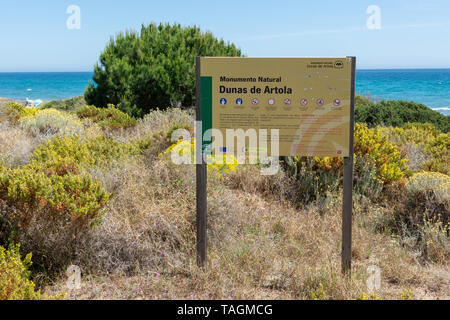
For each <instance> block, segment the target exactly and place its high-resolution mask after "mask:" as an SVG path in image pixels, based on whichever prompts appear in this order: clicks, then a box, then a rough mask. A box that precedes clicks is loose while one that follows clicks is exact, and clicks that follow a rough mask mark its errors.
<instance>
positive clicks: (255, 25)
mask: <svg viewBox="0 0 450 320" xmlns="http://www.w3.org/2000/svg"><path fill="white" fill-rule="evenodd" d="M70 5H77V6H79V8H80V10H81V29H79V30H69V29H68V28H67V26H66V21H67V19H68V18H69V16H70V15H69V14H67V13H66V10H67V8H68V7H69V6H70ZM370 5H377V6H378V7H379V8H380V10H381V29H379V30H369V29H367V27H366V21H367V19H368V18H369V16H370V14H368V13H367V12H366V10H367V8H368V7H369V6H370ZM449 14H450V1H448V0H341V1H336V0H308V1H303V0H296V1H264V0H259V1H253V0H250V1H249V0H240V1H235V0H227V1H214V0H209V1H204V0H198V1H189V0H184V1H174V0H165V1H159V0H145V1H144V0H128V1H116V0H114V1H111V0H108V1H107V0H69V1H63V0H40V1H38V0H29V1H24V0H14V1H2V2H1V4H0V30H1V41H0V72H22V71H91V70H92V69H93V66H94V64H95V63H96V61H97V59H98V56H99V54H100V52H101V51H102V50H103V49H104V47H105V45H106V43H107V42H108V40H109V37H110V36H112V35H115V34H116V33H117V32H119V31H122V30H125V29H134V30H137V29H139V28H140V25H141V24H142V23H145V24H147V23H150V22H157V23H159V22H171V23H172V22H178V23H181V24H182V25H193V24H196V25H197V26H199V27H200V28H201V29H202V30H205V31H211V32H213V33H214V35H215V36H217V37H219V38H223V39H224V40H226V41H231V42H233V43H235V44H236V45H237V46H238V47H240V48H241V49H242V51H243V53H244V54H246V55H247V56H250V57H272V56H273V57H313V56H321V57H326V56H346V55H355V56H357V58H358V68H450V19H449Z"/></svg>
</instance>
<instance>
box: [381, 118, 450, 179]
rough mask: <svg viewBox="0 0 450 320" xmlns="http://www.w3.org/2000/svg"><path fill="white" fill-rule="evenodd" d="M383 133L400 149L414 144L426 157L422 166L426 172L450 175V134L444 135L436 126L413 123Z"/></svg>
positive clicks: (385, 129)
mask: <svg viewBox="0 0 450 320" xmlns="http://www.w3.org/2000/svg"><path fill="white" fill-rule="evenodd" d="M382 130H383V132H385V133H386V134H387V135H389V137H390V139H391V140H392V141H393V142H394V143H395V144H396V145H397V146H399V147H403V146H404V145H406V144H413V145H414V146H415V147H417V148H419V149H420V150H421V151H422V152H424V153H425V155H426V160H425V162H424V163H423V165H422V166H421V167H422V169H424V170H426V171H434V172H441V173H445V174H450V134H449V133H442V132H441V131H439V130H438V129H436V127H435V126H433V125H431V124H428V123H425V124H420V123H411V124H407V125H405V126H404V127H403V128H397V127H389V128H383V129H382Z"/></svg>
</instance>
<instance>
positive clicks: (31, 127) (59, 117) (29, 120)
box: [19, 109, 83, 135]
mask: <svg viewBox="0 0 450 320" xmlns="http://www.w3.org/2000/svg"><path fill="white" fill-rule="evenodd" d="M19 123H20V125H21V127H22V128H24V129H25V130H27V131H28V132H30V133H32V134H34V135H38V134H40V133H45V134H52V135H53V134H61V135H75V134H80V133H82V132H83V124H82V123H81V121H80V120H79V119H78V118H77V117H75V116H73V115H71V114H69V113H66V112H61V111H58V110H56V109H43V110H38V111H37V112H36V113H34V114H29V115H27V116H23V117H21V118H20V120H19Z"/></svg>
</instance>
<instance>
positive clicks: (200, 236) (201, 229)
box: [195, 57, 207, 267]
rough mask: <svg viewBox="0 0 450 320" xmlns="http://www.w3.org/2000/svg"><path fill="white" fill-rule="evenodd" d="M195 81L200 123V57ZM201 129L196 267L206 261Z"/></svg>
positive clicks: (198, 140) (197, 138) (200, 137)
mask: <svg viewBox="0 0 450 320" xmlns="http://www.w3.org/2000/svg"><path fill="white" fill-rule="evenodd" d="M196 70H197V81H196V99H195V104H196V121H197V124H199V123H201V121H202V115H201V109H202V108H201V88H200V57H197V59H196ZM202 141H203V129H202V126H201V125H197V126H196V136H195V145H196V150H195V152H196V176H197V177H196V181H197V220H196V221H197V265H198V266H200V267H202V266H204V264H205V261H206V216H207V206H206V201H207V200H206V182H207V177H206V162H205V159H204V158H203V150H202V144H203V143H202Z"/></svg>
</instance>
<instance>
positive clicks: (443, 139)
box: [423, 133, 450, 174]
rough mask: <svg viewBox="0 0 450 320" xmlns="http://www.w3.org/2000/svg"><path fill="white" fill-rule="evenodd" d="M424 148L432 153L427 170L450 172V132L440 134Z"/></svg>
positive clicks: (426, 165)
mask: <svg viewBox="0 0 450 320" xmlns="http://www.w3.org/2000/svg"><path fill="white" fill-rule="evenodd" d="M423 150H424V151H425V152H426V153H428V154H429V155H430V157H429V158H428V160H427V161H426V163H425V166H424V169H425V170H428V171H436V172H441V173H445V174H450V133H443V134H440V135H439V136H438V137H437V138H436V139H434V140H431V141H429V142H428V143H427V144H426V145H425V146H424V149H423Z"/></svg>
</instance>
